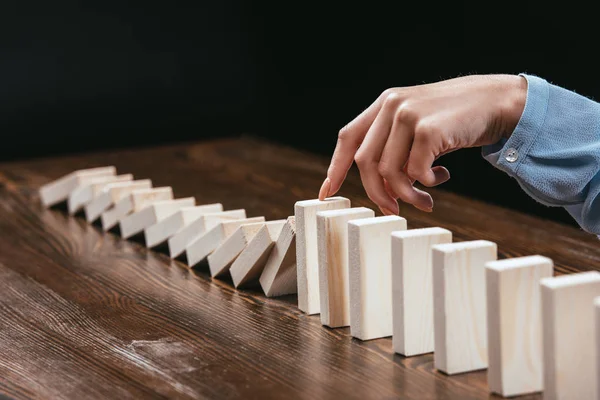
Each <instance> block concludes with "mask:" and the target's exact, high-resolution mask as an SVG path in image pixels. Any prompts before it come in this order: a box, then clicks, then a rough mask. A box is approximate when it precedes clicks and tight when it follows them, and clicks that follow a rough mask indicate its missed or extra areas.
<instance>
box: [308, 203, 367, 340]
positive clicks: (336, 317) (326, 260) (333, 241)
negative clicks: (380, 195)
mask: <svg viewBox="0 0 600 400" xmlns="http://www.w3.org/2000/svg"><path fill="white" fill-rule="evenodd" d="M374 216H375V212H374V211H373V210H371V209H369V208H366V207H354V208H347V209H341V210H329V211H319V212H317V242H318V251H319V297H320V301H321V324H323V325H326V326H329V327H330V328H338V327H343V326H349V325H350V295H349V291H350V287H349V282H348V280H349V277H348V275H349V273H348V269H349V265H348V264H349V262H348V222H349V221H351V220H354V219H361V218H371V217H374Z"/></svg>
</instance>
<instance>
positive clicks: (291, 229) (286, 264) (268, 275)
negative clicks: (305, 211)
mask: <svg viewBox="0 0 600 400" xmlns="http://www.w3.org/2000/svg"><path fill="white" fill-rule="evenodd" d="M259 282H260V286H261V287H262V290H263V292H264V293H265V296H267V297H276V296H284V295H286V294H294V293H298V275H297V272H296V217H295V216H293V215H292V216H291V217H288V219H287V222H286V224H285V225H284V226H283V228H282V229H281V233H280V234H279V237H278V238H277V241H276V242H275V244H274V246H273V249H272V250H271V252H270V253H269V257H268V259H267V261H266V263H265V267H264V269H263V272H262V273H261V275H260V278H259Z"/></svg>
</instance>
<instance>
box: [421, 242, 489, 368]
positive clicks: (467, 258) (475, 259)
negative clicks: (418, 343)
mask: <svg viewBox="0 0 600 400" xmlns="http://www.w3.org/2000/svg"><path fill="white" fill-rule="evenodd" d="M432 251H433V253H432V267H433V270H432V276H433V331H434V346H433V347H434V349H435V354H434V355H433V359H434V366H435V368H436V369H437V370H438V371H441V372H444V373H446V374H448V375H453V374H459V373H463V372H469V371H476V370H480V369H486V368H487V366H488V345H487V325H486V296H485V264H486V263H487V262H489V261H494V260H496V259H497V258H498V246H496V243H494V242H490V241H487V240H472V241H466V242H458V243H446V244H438V245H434V246H432Z"/></svg>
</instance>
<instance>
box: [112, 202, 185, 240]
mask: <svg viewBox="0 0 600 400" xmlns="http://www.w3.org/2000/svg"><path fill="white" fill-rule="evenodd" d="M195 204H196V200H195V199H194V198H193V197H184V198H181V199H175V200H161V201H157V202H154V203H152V204H150V205H148V206H147V207H144V208H142V209H141V210H140V211H137V212H133V213H132V214H129V215H127V216H126V217H125V218H123V219H122V220H121V221H119V227H120V228H121V236H122V237H123V238H124V239H127V238H130V237H131V236H133V235H135V234H138V233H141V232H143V230H144V229H146V228H147V227H149V226H150V225H153V224H156V223H157V222H158V221H162V220H163V219H165V218H167V217H168V216H170V215H173V214H174V213H176V212H177V210H179V209H181V208H183V207H191V206H193V205H195Z"/></svg>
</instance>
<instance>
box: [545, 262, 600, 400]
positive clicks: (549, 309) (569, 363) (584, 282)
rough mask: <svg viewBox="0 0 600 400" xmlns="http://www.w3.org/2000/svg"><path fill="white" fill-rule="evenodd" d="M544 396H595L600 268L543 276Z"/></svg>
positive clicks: (587, 397)
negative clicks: (596, 312)
mask: <svg viewBox="0 0 600 400" xmlns="http://www.w3.org/2000/svg"><path fill="white" fill-rule="evenodd" d="M540 283H541V285H542V343H543V352H542V354H543V360H544V379H543V382H544V399H551V400H554V399H577V400H586V399H594V396H595V392H596V377H597V374H596V359H595V355H596V352H595V350H594V346H595V345H594V308H593V301H594V298H595V297H597V296H600V272H598V271H590V272H580V273H572V274H568V275H561V276H556V277H552V278H543V279H541V280H540Z"/></svg>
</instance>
